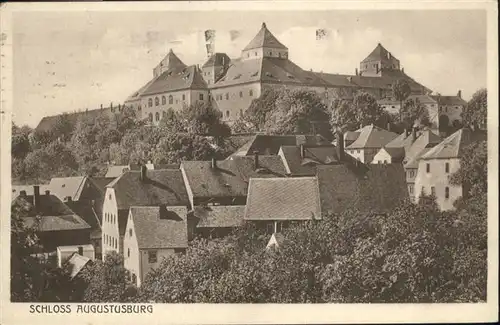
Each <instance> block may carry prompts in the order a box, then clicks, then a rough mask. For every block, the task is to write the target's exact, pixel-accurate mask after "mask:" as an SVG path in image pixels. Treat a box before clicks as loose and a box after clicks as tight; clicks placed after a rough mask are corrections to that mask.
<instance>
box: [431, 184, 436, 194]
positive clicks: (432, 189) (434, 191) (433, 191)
mask: <svg viewBox="0 0 500 325" xmlns="http://www.w3.org/2000/svg"><path fill="white" fill-rule="evenodd" d="M431 195H433V196H436V188H435V187H434V186H431Z"/></svg>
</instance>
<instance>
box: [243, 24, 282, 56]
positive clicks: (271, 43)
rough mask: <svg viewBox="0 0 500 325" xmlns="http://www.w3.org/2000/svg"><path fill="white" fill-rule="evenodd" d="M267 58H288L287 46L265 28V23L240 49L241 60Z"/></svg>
mask: <svg viewBox="0 0 500 325" xmlns="http://www.w3.org/2000/svg"><path fill="white" fill-rule="evenodd" d="M263 57H269V58H281V59H287V58H288V48H287V47H286V46H285V45H283V44H281V42H280V41H278V39H277V38H276V37H275V36H274V35H273V34H272V33H271V32H270V31H269V29H267V26H266V23H262V27H261V28H260V30H259V32H258V33H257V35H255V37H254V38H253V39H252V40H251V41H250V43H248V45H247V46H246V47H245V48H244V49H243V51H241V58H242V59H243V60H250V59H260V58H263Z"/></svg>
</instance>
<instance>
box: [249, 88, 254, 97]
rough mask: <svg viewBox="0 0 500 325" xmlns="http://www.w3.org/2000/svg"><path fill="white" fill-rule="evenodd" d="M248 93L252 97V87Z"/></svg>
mask: <svg viewBox="0 0 500 325" xmlns="http://www.w3.org/2000/svg"><path fill="white" fill-rule="evenodd" d="M248 95H249V96H250V97H252V96H253V90H252V89H250V90H249V91H248Z"/></svg>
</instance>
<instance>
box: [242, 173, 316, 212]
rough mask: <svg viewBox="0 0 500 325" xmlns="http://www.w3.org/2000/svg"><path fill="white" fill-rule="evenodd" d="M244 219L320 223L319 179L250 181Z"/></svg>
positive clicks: (252, 179)
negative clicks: (318, 221) (313, 221)
mask: <svg viewBox="0 0 500 325" xmlns="http://www.w3.org/2000/svg"><path fill="white" fill-rule="evenodd" d="M245 219H246V220H314V219H316V220H317V219H321V207H320V196H319V191H318V181H317V179H316V177H287V178H251V179H250V184H249V186H248V197H247V205H246V209H245Z"/></svg>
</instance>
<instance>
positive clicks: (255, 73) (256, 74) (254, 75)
mask: <svg viewBox="0 0 500 325" xmlns="http://www.w3.org/2000/svg"><path fill="white" fill-rule="evenodd" d="M258 75H259V71H256V72H254V73H252V75H251V76H252V77H256V76H258Z"/></svg>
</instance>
